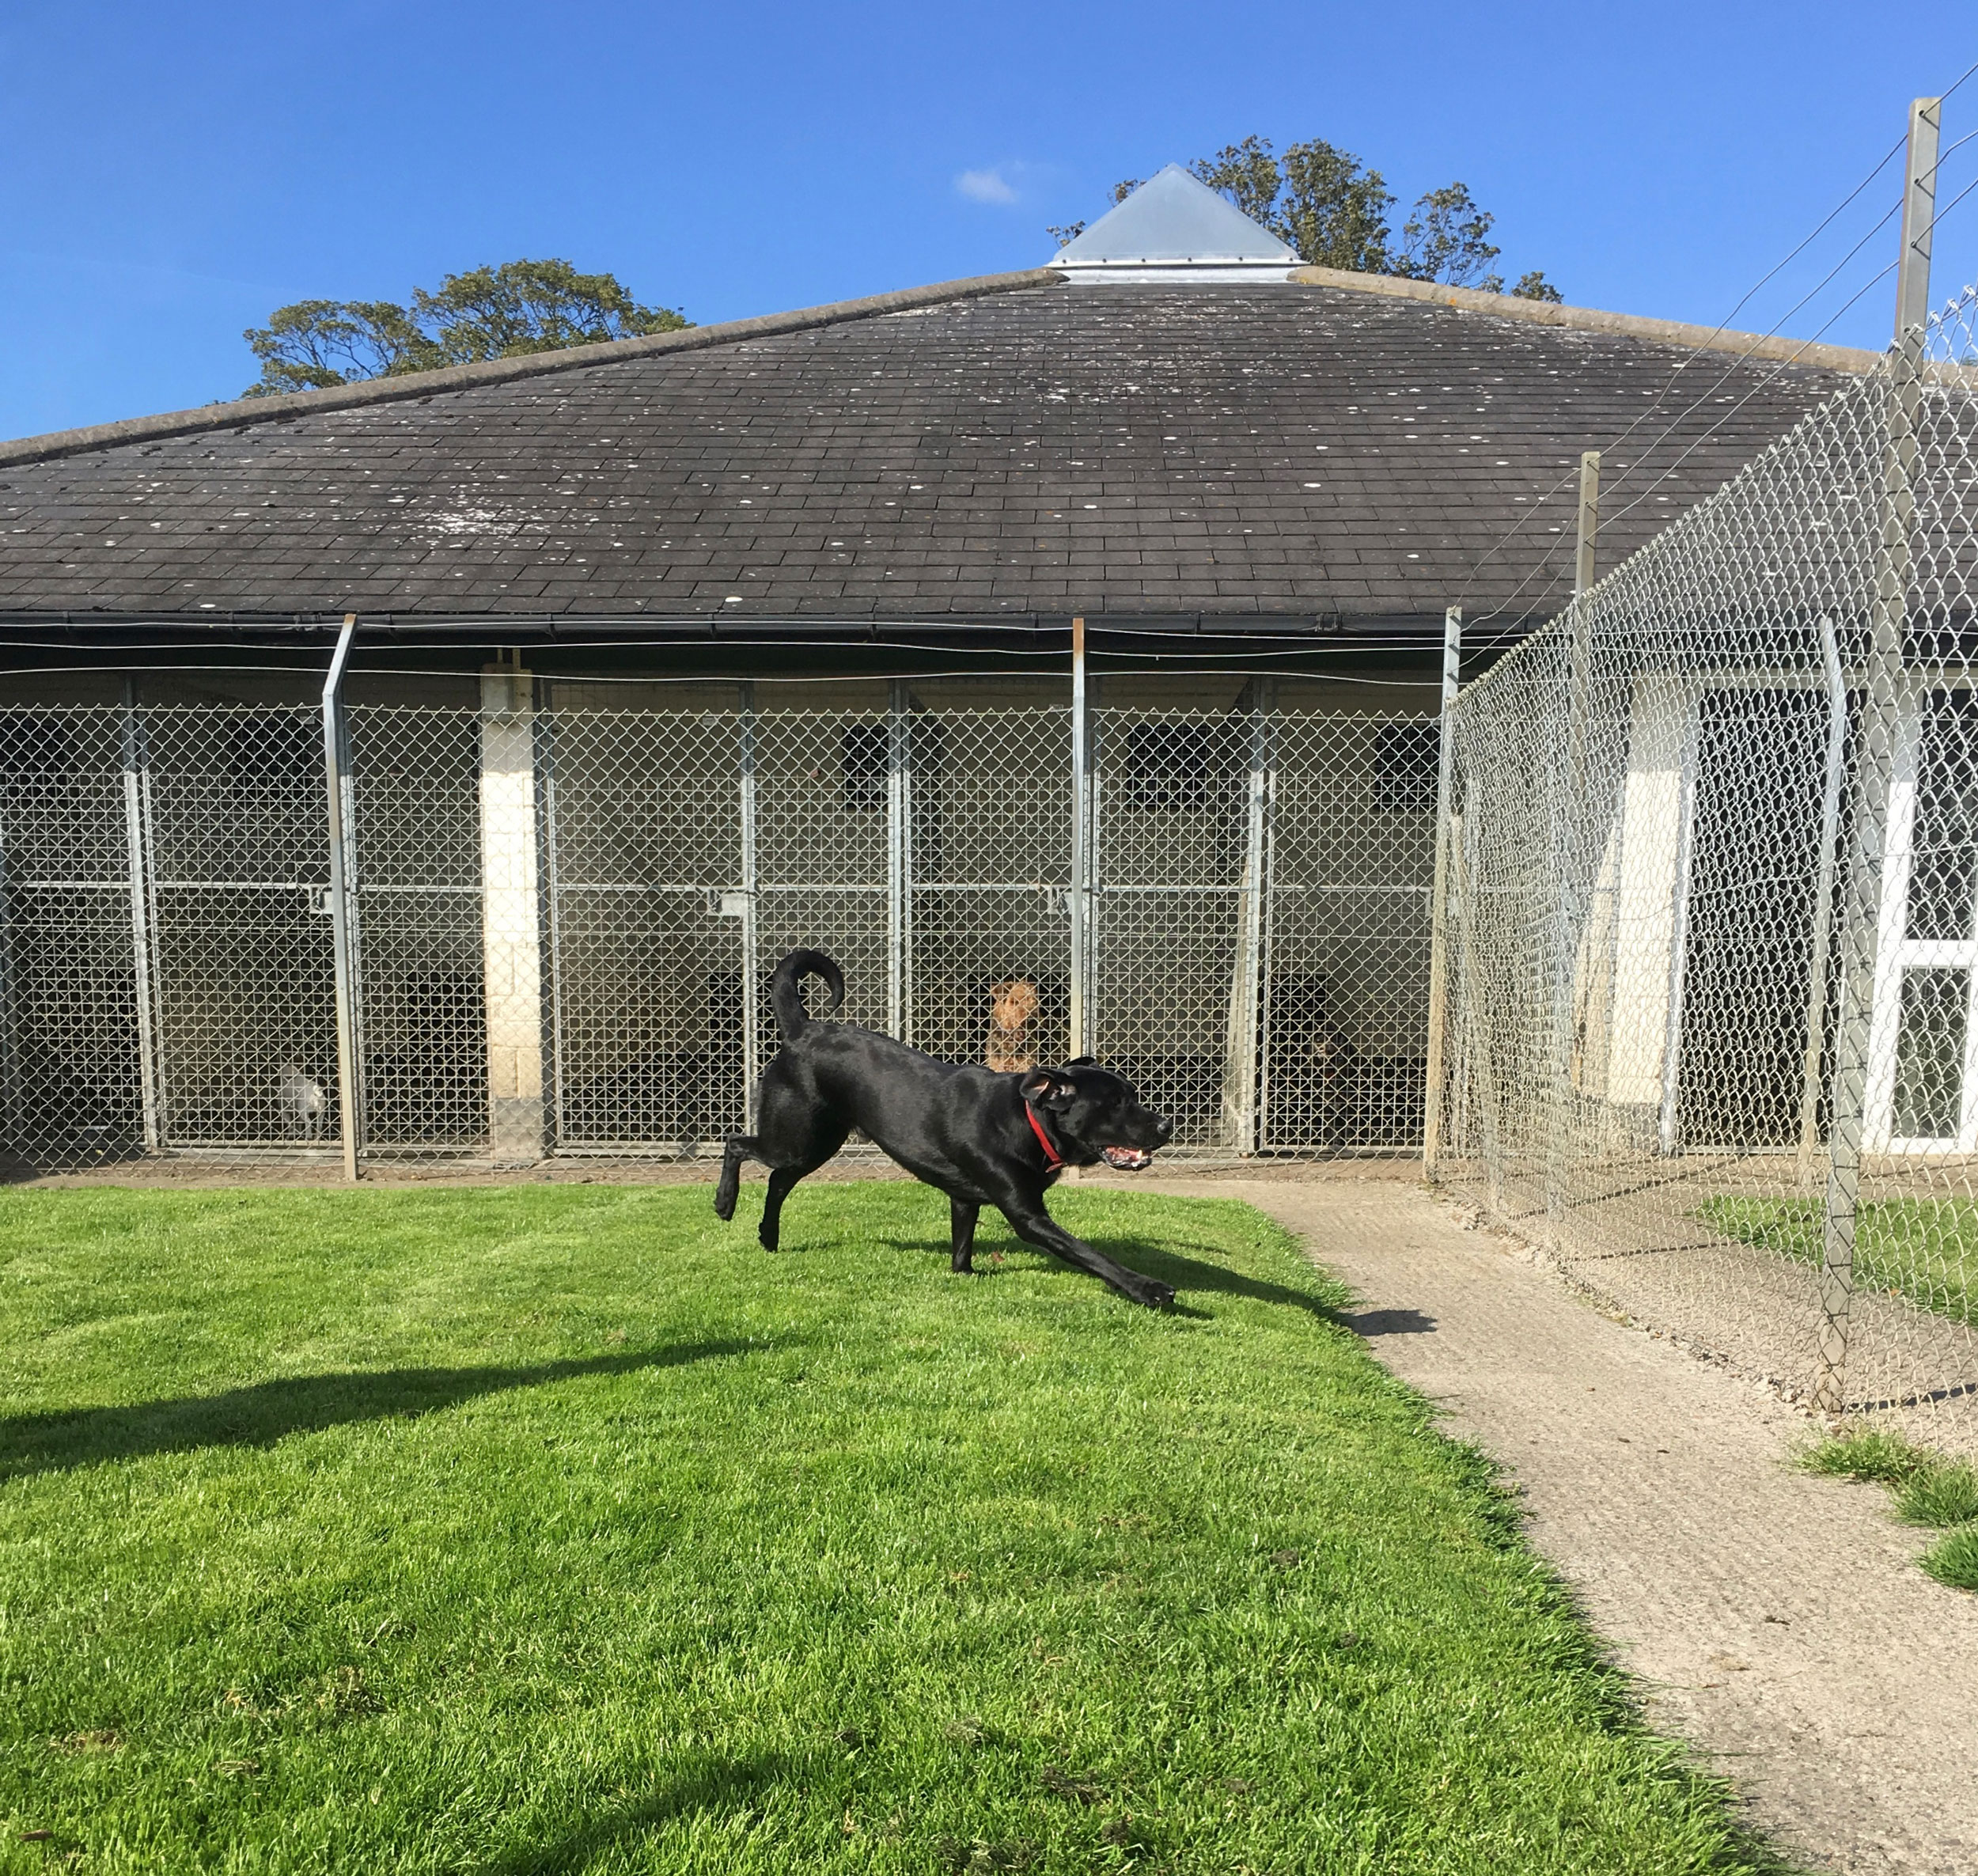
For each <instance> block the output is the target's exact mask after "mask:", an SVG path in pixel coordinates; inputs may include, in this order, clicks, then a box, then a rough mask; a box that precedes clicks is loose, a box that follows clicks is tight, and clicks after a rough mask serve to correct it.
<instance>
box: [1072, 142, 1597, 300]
mask: <svg viewBox="0 0 1978 1876" xmlns="http://www.w3.org/2000/svg"><path fill="white" fill-rule="evenodd" d="M1188 169H1189V171H1190V172H1191V173H1192V174H1193V175H1195V176H1199V178H1200V179H1201V180H1203V182H1205V183H1207V184H1208V185H1209V187H1210V188H1212V189H1214V190H1216V191H1218V193H1220V194H1221V195H1224V196H1226V197H1227V198H1228V199H1229V200H1230V202H1232V203H1234V204H1235V205H1236V207H1238V208H1239V209H1241V210H1242V211H1243V213H1244V214H1246V215H1248V216H1249V218H1250V219H1251V220H1252V221H1253V222H1256V223H1257V224H1258V225H1260V226H1261V227H1264V228H1268V229H1270V231H1271V233H1273V234H1275V236H1276V237H1278V239H1279V241H1283V243H1284V244H1285V245H1286V247H1288V248H1291V249H1292V250H1293V252H1295V253H1296V254H1297V255H1298V258H1299V259H1300V260H1302V261H1304V262H1305V264H1306V265H1307V266H1308V267H1343V268H1344V269H1345V270H1346V271H1348V272H1349V273H1355V274H1391V275H1398V276H1399V277H1400V278H1402V279H1409V280H1439V281H1441V282H1443V283H1444V284H1445V285H1446V286H1474V287H1477V288H1479V289H1480V290H1482V291H1484V292H1485V293H1502V292H1503V290H1504V278H1503V276H1502V275H1501V274H1497V273H1494V272H1492V271H1491V263H1492V262H1493V261H1495V260H1496V259H1497V258H1498V256H1499V252H1501V250H1500V249H1499V248H1496V247H1495V246H1494V245H1493V244H1492V243H1491V238H1490V236H1491V228H1492V226H1493V225H1495V221H1496V218H1495V216H1494V215H1492V214H1491V213H1490V211H1489V210H1487V209H1484V208H1480V207H1478V206H1477V203H1476V199H1475V198H1474V197H1472V195H1471V194H1470V191H1469V189H1468V186H1467V185H1466V184H1462V183H1460V182H1453V183H1446V184H1444V185H1443V186H1442V188H1439V189H1430V191H1428V192H1427V194H1426V195H1423V196H1422V197H1421V198H1420V199H1419V200H1418V201H1417V202H1416V203H1415V206H1414V207H1413V208H1412V209H1411V210H1409V211H1408V219H1407V220H1406V221H1405V222H1403V223H1402V225H1401V233H1400V240H1399V241H1396V239H1395V237H1394V233H1393V229H1392V228H1391V227H1390V226H1389V222H1388V210H1389V209H1391V208H1393V206H1394V204H1395V203H1396V199H1397V198H1396V195H1395V194H1394V192H1393V191H1392V190H1391V189H1389V188H1388V186H1387V183H1386V180H1385V178H1384V177H1383V176H1381V172H1380V171H1379V170H1377V169H1367V168H1366V166H1365V165H1363V164H1362V162H1361V161H1360V159H1359V158H1358V157H1356V156H1355V155H1354V154H1353V153H1352V152H1351V150H1341V149H1340V147H1339V146H1337V145H1336V144H1332V143H1328V142H1324V140H1323V139H1322V138H1316V137H1315V138H1313V139H1312V140H1311V141H1310V142H1305V143H1293V144H1289V145H1287V146H1286V148H1285V150H1284V153H1283V155H1282V156H1280V155H1279V154H1278V153H1277V151H1276V150H1275V147H1274V146H1272V144H1271V139H1270V138H1268V137H1245V138H1244V139H1243V141H1242V142H1241V143H1231V144H1228V145H1226V146H1224V147H1223V148H1222V149H1221V150H1218V151H1217V152H1216V153H1215V154H1214V156H1212V157H1199V158H1198V159H1197V160H1196V161H1194V162H1192V163H1191V164H1189V165H1188ZM1139 186H1140V184H1139V180H1137V179H1135V180H1131V181H1127V182H1120V183H1116V184H1113V188H1112V199H1113V201H1114V202H1115V203H1121V202H1124V201H1125V200H1126V199H1127V197H1128V196H1129V195H1131V194H1132V193H1133V191H1135V189H1137V188H1139ZM1085 229H1086V224H1085V223H1084V222H1073V223H1071V224H1070V225H1068V226H1066V227H1061V228H1053V229H1048V231H1047V232H1048V233H1051V234H1053V235H1055V236H1056V237H1057V240H1058V244H1059V247H1063V246H1064V245H1066V244H1067V243H1068V242H1070V241H1075V240H1076V239H1077V238H1078V236H1080V235H1081V234H1082V233H1084V232H1085ZM1511 294H1512V297H1513V298H1517V299H1525V300H1557V299H1559V298H1560V294H1559V289H1558V288H1557V287H1555V286H1553V285H1552V282H1550V281H1549V280H1548V279H1546V278H1545V275H1544V273H1543V272H1541V271H1540V270H1539V269H1537V268H1536V267H1535V268H1533V270H1532V271H1530V272H1529V273H1527V274H1525V275H1521V277H1520V279H1519V280H1518V284H1517V285H1516V286H1514V287H1513V288H1512V289H1511Z"/></svg>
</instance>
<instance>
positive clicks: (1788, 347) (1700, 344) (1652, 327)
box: [1290, 267, 1883, 373]
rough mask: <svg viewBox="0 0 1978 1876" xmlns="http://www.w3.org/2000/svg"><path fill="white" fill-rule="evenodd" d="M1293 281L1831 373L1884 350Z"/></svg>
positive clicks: (1383, 278)
mask: <svg viewBox="0 0 1978 1876" xmlns="http://www.w3.org/2000/svg"><path fill="white" fill-rule="evenodd" d="M1290 279H1293V280H1294V281H1295V282H1298V285H1300V286H1343V287H1347V288H1348V289H1350V290H1352V291H1353V292H1355V293H1371V294H1384V295H1386V296H1387V297H1389V298H1394V299H1403V300H1429V301H1433V302H1434V304H1436V305H1438V306H1454V307H1457V308H1459V309H1461V310H1462V311H1464V312H1466V313H1495V314H1496V315H1497V316H1499V318H1502V319H1522V320H1530V321H1531V322H1532V323H1533V324H1535V325H1541V326H1566V327H1568V328H1572V329H1573V330H1574V331H1577V332H1616V333H1620V334H1621V335H1624V336H1625V337H1627V338H1631V339H1652V340H1654V341H1655V342H1656V343H1659V344H1662V345H1680V346H1687V347H1689V348H1690V349H1691V350H1692V351H1719V352H1736V353H1737V354H1739V355H1740V356H1741V357H1743V358H1776V359H1779V360H1780V361H1781V362H1784V363H1786V364H1789V365H1810V366H1825V367H1826V368H1827V369H1828V370H1831V371H1855V372H1863V373H1866V372H1870V371H1873V370H1874V369H1875V367H1876V366H1878V365H1879V364H1881V362H1882V358H1883V354H1881V353H1880V352H1871V351H1862V350H1861V349H1860V348H1859V347H1855V346H1851V345H1818V344H1815V343H1813V341H1811V340H1809V339H1786V338H1782V337H1780V336H1779V335H1778V334H1776V333H1771V332H1765V333H1760V332H1732V331H1730V329H1728V328H1725V327H1715V328H1713V327H1711V326H1696V325H1689V324H1685V323H1684V321H1682V320H1674V319H1651V318H1650V317H1648V316H1646V314H1643V313H1602V312H1601V311H1599V310H1598V309H1597V308H1594V307H1592V306H1568V305H1563V304H1562V303H1561V302H1559V301H1556V300H1521V299H1520V298H1518V296H1517V295H1516V294H1502V293H1486V292H1484V290H1482V289H1481V288H1480V287H1475V286H1442V285H1441V284H1440V283H1439V282H1436V281H1434V280H1409V279H1404V278H1402V277H1401V276H1400V275H1395V274H1354V273H1348V272H1347V271H1346V270H1345V269H1343V268H1341V267H1294V268H1293V269H1292V271H1291V273H1290Z"/></svg>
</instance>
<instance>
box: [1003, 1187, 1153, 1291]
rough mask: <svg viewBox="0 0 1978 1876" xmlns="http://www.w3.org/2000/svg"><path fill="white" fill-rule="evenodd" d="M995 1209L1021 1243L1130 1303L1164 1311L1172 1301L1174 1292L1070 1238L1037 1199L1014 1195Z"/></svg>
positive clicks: (1081, 1239) (1079, 1238)
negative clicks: (1094, 1279)
mask: <svg viewBox="0 0 1978 1876" xmlns="http://www.w3.org/2000/svg"><path fill="white" fill-rule="evenodd" d="M996 1209H997V1210H998V1211H1000V1212H1001V1213H1002V1215H1003V1216H1004V1217H1005V1218H1007V1219H1009V1221H1010V1229H1011V1230H1014V1232H1015V1233H1016V1234H1017V1236H1018V1237H1021V1239H1022V1240H1023V1241H1024V1242H1025V1244H1027V1245H1033V1246H1034V1247H1035V1248H1036V1249H1038V1250H1040V1251H1048V1252H1050V1253H1051V1254H1052V1256H1054V1257H1062V1258H1063V1260H1065V1262H1066V1263H1067V1264H1072V1265H1074V1266H1075V1267H1076V1268H1078V1269H1080V1270H1082V1271H1087V1272H1090V1273H1091V1274H1092V1275H1093V1276H1095V1277H1097V1278H1098V1279H1100V1281H1101V1283H1110V1284H1111V1285H1112V1287H1113V1288H1114V1289H1115V1290H1118V1291H1119V1292H1120V1294H1121V1295H1122V1296H1124V1297H1126V1298H1128V1300H1130V1301H1131V1302H1136V1303H1144V1304H1145V1305H1146V1307H1147V1308H1149V1309H1167V1308H1169V1306H1171V1305H1172V1304H1173V1302H1174V1290H1173V1286H1172V1285H1171V1284H1167V1283H1162V1282H1161V1281H1160V1279H1158V1278H1156V1277H1143V1276H1142V1275H1141V1274H1140V1273H1139V1272H1138V1271H1137V1270H1128V1269H1127V1267H1126V1266H1125V1265H1124V1264H1115V1263H1114V1262H1113V1260H1112V1259H1111V1258H1110V1257H1108V1256H1107V1255H1106V1254H1105V1252H1104V1251H1099V1250H1094V1249H1093V1247H1092V1246H1091V1245H1089V1244H1087V1243H1086V1241H1085V1240H1084V1239H1083V1238H1082V1237H1073V1236H1072V1235H1071V1234H1070V1232H1069V1231H1067V1230H1066V1229H1065V1228H1064V1226H1062V1225H1061V1224H1059V1222H1058V1221H1057V1220H1056V1219H1055V1218H1053V1217H1052V1215H1051V1214H1050V1213H1049V1212H1048V1211H1045V1210H1044V1201H1043V1200H1041V1199H1039V1200H1032V1199H1030V1198H1029V1197H1028V1196H1024V1195H1021V1194H1018V1195H1014V1196H1011V1197H1010V1198H1008V1199H1006V1200H1003V1201H1002V1203H999V1204H998V1206H997V1207H996Z"/></svg>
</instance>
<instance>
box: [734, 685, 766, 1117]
mask: <svg viewBox="0 0 1978 1876" xmlns="http://www.w3.org/2000/svg"><path fill="white" fill-rule="evenodd" d="M736 688H737V690H738V691H739V692H741V696H740V698H739V699H737V701H738V703H739V704H740V706H741V707H740V710H739V711H738V712H737V721H736V728H737V733H738V734H739V737H740V741H741V747H740V749H739V751H738V754H739V756H740V757H741V775H740V776H739V777H738V778H737V796H736V804H735V805H736V812H737V814H738V815H739V816H740V817H741V889H742V920H741V1024H742V1131H743V1132H744V1133H753V1132H754V1131H756V1054H757V1051H758V1050H759V1049H760V1048H761V1046H762V1044H761V1037H760V1031H761V1028H762V1000H763V996H762V986H761V984H760V982H759V981H758V979H757V965H756V687H755V685H754V684H751V683H749V682H748V680H743V682H742V683H741V684H738V685H737V686H736Z"/></svg>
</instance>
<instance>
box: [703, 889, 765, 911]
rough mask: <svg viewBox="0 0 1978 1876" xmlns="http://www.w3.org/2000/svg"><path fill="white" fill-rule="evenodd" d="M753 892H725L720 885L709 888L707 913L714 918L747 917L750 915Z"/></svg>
mask: <svg viewBox="0 0 1978 1876" xmlns="http://www.w3.org/2000/svg"><path fill="white" fill-rule="evenodd" d="M754 896H755V895H754V894H753V893H724V892H722V891H721V890H720V889H718V887H714V886H710V887H709V888H708V889H707V914H708V916H709V917H710V918H713V919H745V918H747V917H748V902H749V900H751V899H752V898H753V897H754Z"/></svg>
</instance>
